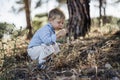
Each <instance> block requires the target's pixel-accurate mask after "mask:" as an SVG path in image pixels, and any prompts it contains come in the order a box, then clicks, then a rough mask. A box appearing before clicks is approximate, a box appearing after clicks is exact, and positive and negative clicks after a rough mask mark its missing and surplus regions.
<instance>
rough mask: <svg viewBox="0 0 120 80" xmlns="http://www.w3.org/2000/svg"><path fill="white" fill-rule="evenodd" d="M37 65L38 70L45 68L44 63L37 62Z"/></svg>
mask: <svg viewBox="0 0 120 80" xmlns="http://www.w3.org/2000/svg"><path fill="white" fill-rule="evenodd" d="M37 67H38V70H45V69H46V68H47V67H46V65H45V63H41V64H38V66H37Z"/></svg>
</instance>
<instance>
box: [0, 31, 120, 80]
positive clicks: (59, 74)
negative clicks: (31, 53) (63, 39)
mask: <svg viewBox="0 0 120 80" xmlns="http://www.w3.org/2000/svg"><path fill="white" fill-rule="evenodd" d="M60 48H61V52H60V53H59V54H58V55H56V56H55V58H54V59H53V60H52V61H50V62H47V63H46V65H47V66H48V68H47V69H46V70H37V69H36V64H35V63H32V62H31V60H30V58H29V57H28V56H27V52H24V53H19V55H15V56H10V57H9V56H4V63H3V66H2V67H1V68H0V80H120V32H113V33H109V34H102V33H101V32H99V31H97V30H95V31H93V32H92V33H90V34H89V37H86V38H83V39H77V40H75V41H72V42H71V43H69V44H68V43H64V44H61V45H60Z"/></svg>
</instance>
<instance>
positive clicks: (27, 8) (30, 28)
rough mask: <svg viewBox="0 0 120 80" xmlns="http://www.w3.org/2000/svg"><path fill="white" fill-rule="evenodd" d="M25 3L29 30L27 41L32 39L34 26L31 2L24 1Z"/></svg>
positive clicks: (29, 0)
mask: <svg viewBox="0 0 120 80" xmlns="http://www.w3.org/2000/svg"><path fill="white" fill-rule="evenodd" d="M24 3H25V13H26V22H27V29H28V30H29V32H28V34H27V39H30V38H31V37H32V26H31V17H30V4H31V0H24Z"/></svg>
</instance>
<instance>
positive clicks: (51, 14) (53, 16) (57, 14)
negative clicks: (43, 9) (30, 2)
mask: <svg viewBox="0 0 120 80" xmlns="http://www.w3.org/2000/svg"><path fill="white" fill-rule="evenodd" d="M56 18H60V19H65V15H64V13H63V12H62V11H61V10H60V9H58V8H55V9H52V10H51V11H50V12H49V14H48V20H49V19H52V20H54V19H56Z"/></svg>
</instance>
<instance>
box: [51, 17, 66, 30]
mask: <svg viewBox="0 0 120 80" xmlns="http://www.w3.org/2000/svg"><path fill="white" fill-rule="evenodd" d="M50 23H51V24H52V26H53V27H54V29H55V30H59V29H62V28H63V26H64V19H60V18H56V19H54V20H51V21H50Z"/></svg>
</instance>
